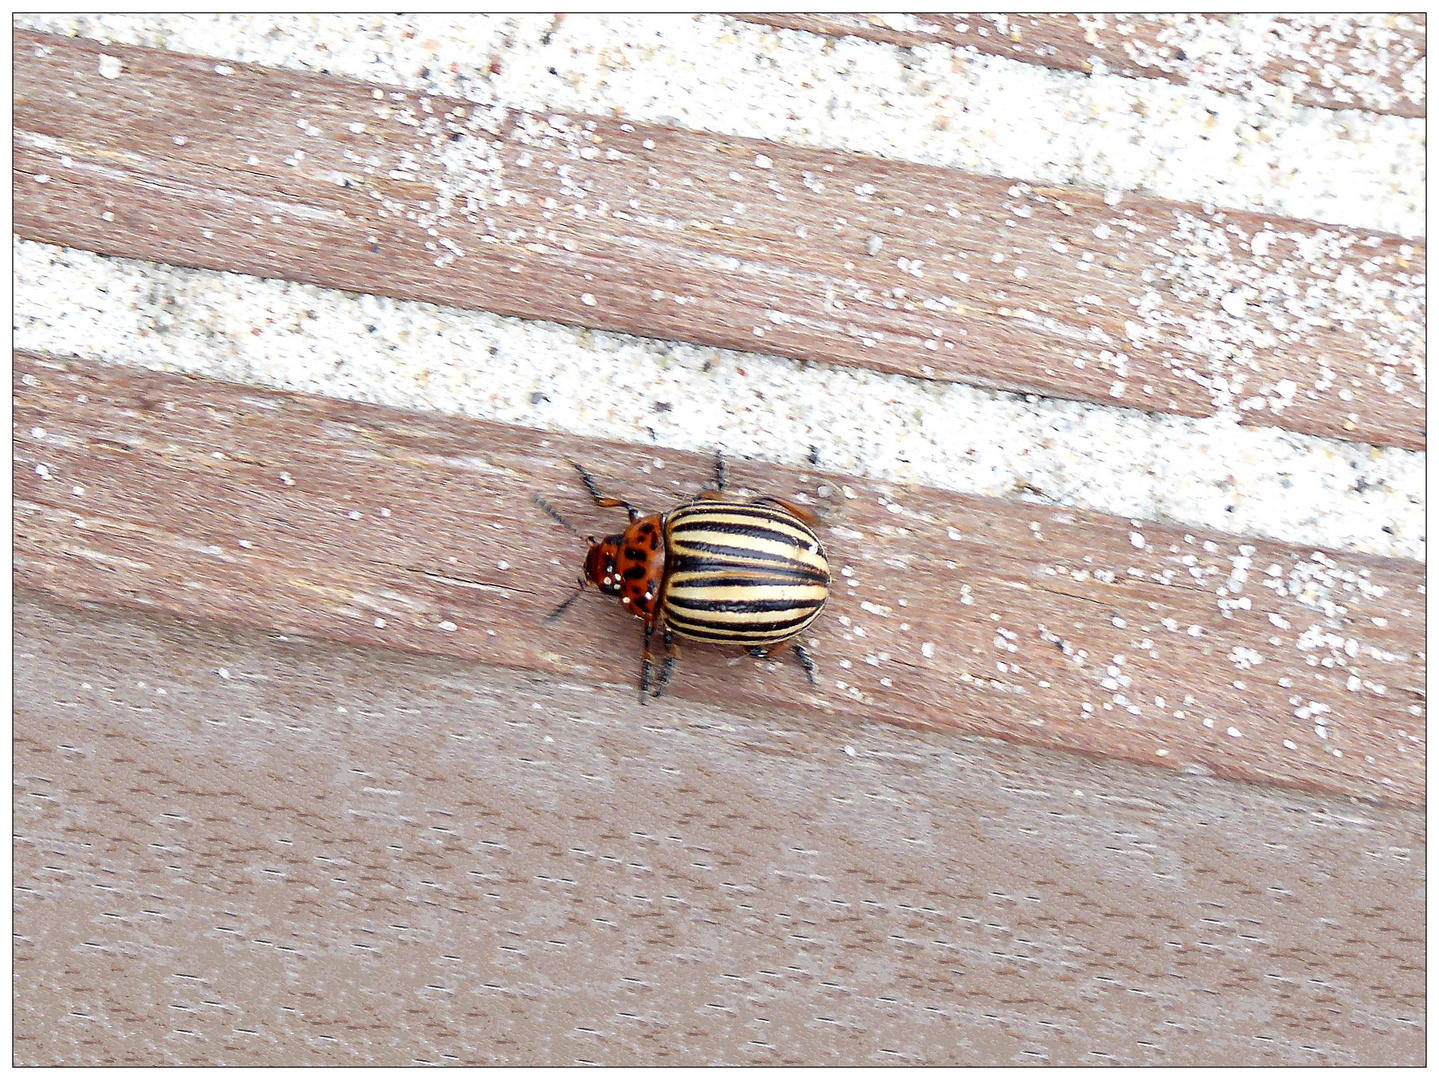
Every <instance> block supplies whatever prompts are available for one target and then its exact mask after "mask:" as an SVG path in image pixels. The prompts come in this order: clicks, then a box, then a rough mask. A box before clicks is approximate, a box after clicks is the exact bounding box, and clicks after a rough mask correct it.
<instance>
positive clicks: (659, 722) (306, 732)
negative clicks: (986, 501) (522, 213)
mask: <svg viewBox="0 0 1439 1080" xmlns="http://www.w3.org/2000/svg"><path fill="white" fill-rule="evenodd" d="M18 601H19V602H18V604H17V607H16V612H15V632H16V652H15V761H14V773H15V828H14V831H15V840H14V853H15V864H14V882H15V912H14V930H15V940H14V969H15V972H14V973H15V982H14V1001H15V1016H14V1036H15V1039H14V1055H15V1060H16V1062H17V1063H18V1064H25V1065H41V1064H68V1065H78V1064H97V1065H100V1064H104V1065H113V1064H125V1065H152V1064H170V1065H179V1064H208V1065H216V1064H230V1065H242V1064H243V1065H298V1064H316V1065H319V1064H332V1065H337V1064H391V1065H393V1064H409V1063H411V1062H417V1061H418V1062H429V1063H436V1064H438V1063H451V1062H455V1063H458V1062H469V1063H508V1064H529V1065H561V1064H568V1063H571V1062H575V1061H595V1062H603V1063H610V1064H632V1065H640V1064H705V1063H718V1062H730V1063H755V1064H771V1063H773V1064H780V1063H794V1064H827V1063H836V1064H839V1063H843V1064H860V1063H866V1064H867V1063H910V1064H918V1063H928V1064H961V1063H962V1064H970V1065H973V1064H1009V1063H1016V1062H1025V1063H1039V1062H1044V1063H1050V1064H1090V1063H1099V1062H1105V1063H1115V1064H1170V1065H1186V1064H1187V1065H1199V1064H1208V1065H1220V1064H1243V1065H1253V1064H1274V1065H1278V1064H1294V1063H1300V1062H1303V1063H1307V1064H1325V1065H1329V1064H1348V1065H1396V1064H1419V1063H1421V1062H1422V1061H1423V1060H1424V1030H1425V1023H1424V1019H1425V985H1424V971H1425V959H1424V946H1425V941H1424V905H1425V887H1424V861H1425V851H1424V821H1423V817H1422V815H1421V814H1418V813H1416V812H1413V811H1404V810H1398V809H1394V808H1387V809H1386V808H1377V807H1355V806H1353V805H1352V804H1350V803H1349V802H1348V800H1344V799H1336V798H1332V797H1331V798H1321V797H1315V796H1310V795H1300V794H1294V793H1285V792H1277V791H1274V790H1266V789H1264V788H1260V787H1255V786H1251V785H1245V784H1229V783H1224V782H1217V781H1211V780H1204V779H1200V778H1197V777H1178V776H1172V775H1166V774H1164V773H1160V772H1157V771H1154V770H1145V769H1139V768H1136V767H1133V766H1128V765H1123V764H1119V763H1115V762H1087V761H1084V760H1082V759H1077V758H1074V757H1072V756H1069V755H1064V754H1055V753H1048V752H1044V751H1037V750H1034V749H1031V748H1025V747H1018V746H1007V745H1003V744H997V743H994V742H991V741H988V740H981V739H972V738H961V737H956V736H955V735H953V734H950V733H937V732H931V733H921V732H907V731H902V730H899V729H895V728H892V727H887V726H884V725H870V724H866V723H863V722H861V721H856V720H853V719H850V718H837V717H824V716H818V715H814V714H809V715H803V714H789V715H785V714H780V713H774V712H765V713H761V714H755V713H753V712H751V711H749V710H747V709H743V708H739V709H732V710H728V711H727V710H723V709H719V708H714V707H710V706H702V705H692V704H687V705H686V706H685V707H684V709H683V711H682V712H681V711H680V710H678V709H676V708H674V707H673V706H672V705H670V704H667V703H662V704H660V705H658V706H656V707H655V708H652V709H650V710H648V711H645V712H643V713H642V712H641V711H640V710H639V709H638V708H637V707H636V706H635V705H634V703H633V700H632V699H631V697H630V696H629V694H628V693H622V692H618V691H616V690H613V689H611V690H603V691H599V692H595V691H592V690H590V689H589V688H588V687H583V686H576V685H573V684H571V683H567V682H556V681H553V680H536V679H534V678H532V677H530V676H527V675H525V674H522V673H518V672H514V671H511V670H506V669H500V668H491V667H477V666H475V665H472V664H459V663H456V662H455V661H454V660H442V659H438V658H432V657H419V656H414V655H404V654H400V653H396V652H392V651H388V650H383V649H377V648H367V647H359V648H341V647H336V646H333V645H328V644H325V643H306V642H298V641H293V640H292V641H288V642H280V641H276V640H275V639H274V638H273V637H272V636H266V635H261V634H258V633H255V632H242V631H225V630H222V629H220V628H216V627H206V628H198V627H190V626H185V625H183V624H179V623H176V622H173V621H171V620H169V619H166V618H162V617H155V616H142V615H137V614H133V613H121V612H117V611H116V610H114V609H110V610H95V611H90V612H83V611H74V610H68V609H66V608H64V607H60V606H58V605H53V604H52V603H51V602H50V601H49V599H47V598H44V597H42V596H40V595H37V594H27V593H25V592H24V591H22V592H20V593H19V594H18Z"/></svg>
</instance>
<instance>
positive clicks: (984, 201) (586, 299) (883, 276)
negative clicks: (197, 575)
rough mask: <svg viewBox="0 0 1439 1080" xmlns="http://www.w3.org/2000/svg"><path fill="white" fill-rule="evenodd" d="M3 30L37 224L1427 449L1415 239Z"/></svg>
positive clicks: (303, 274)
mask: <svg viewBox="0 0 1439 1080" xmlns="http://www.w3.org/2000/svg"><path fill="white" fill-rule="evenodd" d="M15 41H16V46H15V65H16V66H15V94H16V103H15V110H14V116H15V125H16V130H15V168H16V186H15V216H14V221H15V230H16V232H17V233H18V234H19V235H20V236H23V237H26V238H30V239H35V240H42V241H46V242H50V243H56V244H66V245H72V246H76V247H83V248H87V249H91V250H95V251H100V252H105V253H109V254H116V255H126V256H133V257H138V258H144V259H152V260H159V261H163V262H169V263H175V264H180V265H186V266H202V267H210V268H214V269H221V270H235V271H241V272H245V273H250V274H257V275H262V276H279V277H285V278H290V279H293V280H300V281H307V282H315V283H318V284H322V285H328V286H334V287H339V288H345V289H353V290H358V291H363V292H372V293H384V294H388V295H394V296H399V297H407V298H413V299H421V300H429V301H436V302H440V303H447V304H455V305H460V306H465V307H474V308H484V309H486V310H491V311H497V312H500V313H506V314H514V315H522V316H527V317H541V318H547V319H555V320H558V321H562V322H570V323H577V324H581V325H585V326H592V327H600V328H606V329H613V330H622V331H628V332H633V333H637V334H644V335H652V336H656V337H661V338H669V339H682V340H692V341H698V342H705V343H710V344H715V345H721V346H725V347H731V348H758V349H761V350H764V351H766V352H771V353H777V354H782V355H786V356H792V357H798V358H802V359H812V360H820V361H825V362H833V363H841V364H856V365H862V366H865V367H870V368H876V369H880V370H885V371H897V372H902V373H905V374H909V375H918V376H924V377H933V378H940V379H958V380H963V381H966V382H972V383H977V384H980V385H985V386H991V387H998V388H1002V389H1009V390H1016V391H1033V392H1037V393H1041V394H1045V395H1051V396H1059V397H1072V398H1078V399H1087V400H1093V401H1101V402H1105V403H1108V404H1117V405H1128V406H1133V407H1137V408H1142V409H1148V410H1158V411H1165V410H1168V411H1174V412H1178V413H1183V414H1189V415H1199V416H1202V415H1209V414H1211V413H1213V412H1214V411H1215V409H1216V408H1217V407H1218V406H1221V405H1225V404H1232V405H1244V404H1245V403H1246V402H1251V403H1252V402H1256V401H1261V400H1267V401H1269V402H1271V403H1273V402H1278V403H1279V407H1278V411H1274V410H1273V408H1271V406H1270V405H1265V406H1264V407H1262V408H1258V409H1250V411H1246V412H1245V413H1244V416H1245V418H1246V422H1248V423H1254V424H1276V425H1279V426H1283V427H1286V428H1290V429H1292V430H1296V431H1303V432H1310V433H1317V434H1324V435H1333V436H1339V437H1345V438H1355V439H1360V440H1364V441H1367V442H1371V443H1375V444H1381V445H1396V446H1403V447H1409V448H1422V447H1423V446H1424V442H1425V433H1424V413H1423V392H1422V363H1423V303H1424V294H1423V285H1422V267H1423V261H1424V251H1425V249H1424V245H1423V243H1422V242H1414V241H1404V240H1401V239H1399V238H1396V237H1392V236H1386V235H1382V234H1372V233H1367V232H1364V231H1362V230H1352V229H1343V228H1338V227H1335V226H1328V225H1325V226H1320V225H1316V224H1314V223H1310V222H1303V221H1294V220H1289V219H1285V218H1280V217H1275V216H1272V215H1260V214H1250V213H1239V212H1232V211H1223V210H1212V211H1205V210H1202V209H1201V208H1199V207H1194V206H1185V205H1182V204H1176V203H1171V202H1166V201H1164V200H1160V199H1152V198H1145V197H1140V196H1126V197H1125V198H1124V199H1123V201H1122V202H1121V203H1120V204H1119V205H1117V206H1113V207H1111V206H1108V205H1106V203H1105V201H1104V199H1103V198H1102V197H1101V195H1100V194H1099V193H1095V192H1090V191H1083V190H1079V189H1074V188H1059V187H1031V186H1029V185H1026V184H1016V183H1015V182H1014V181H1011V180H1004V179H995V178H990V177H981V176H975V175H969V174H965V173H962V172H958V171H954V170H947V169H938V168H930V167H926V166H920V165H913V164H907V163H903V162H895V161H883V160H879V159H873V158H866V157H861V156H859V155H854V154H844V153H836V152H829V151H820V150H810V149H804V148H796V147H787V146H782V145H779V144H774V143H766V142H758V141H754V140H746V139H739V138H730V137H724V136H714V135H707V134H701V133H696V132H690V131H680V130H675V129H671V128H664V127H657V126H648V125H643V124H626V123H622V122H620V121H617V120H612V119H605V118H589V117H582V116H575V117H568V118H563V117H561V118H556V119H555V120H554V121H553V125H558V126H553V125H552V122H551V121H550V120H548V119H546V118H541V117H533V116H524V115H521V116H508V117H504V118H502V119H497V118H495V117H491V116H489V114H486V113H484V112H483V110H481V109H480V108H479V107H477V106H473V105H471V104H468V103H464V102H459V101H452V100H448V99H442V98H426V97H423V96H420V95H414V94H409V93H405V92H400V91H384V90H381V89H379V88H375V87H371V86H367V85H358V84H354V83H348V82H344V81H342V80H339V79H334V78H329V77H325V76H317V75H308V74H296V73H290V72H278V71H271V70H266V69H262V68H256V67H247V66H245V65H241V64H220V65H217V64H216V63H215V62H214V61H212V60H208V59H201V58H198V57H189V56H183V55H177V54H173V53H165V52H156V51H149V50H144V49H135V48H127V47H120V46H113V45H100V44H98V43H95V42H90V41H83V40H73V39H65V38H57V37H47V36H44V35H36V34H31V33H17V34H16V35H15ZM102 56H111V57H115V58H118V59H119V60H120V61H121V62H122V67H121V70H120V72H119V74H118V75H115V77H113V78H107V77H106V75H107V74H114V72H112V71H110V70H109V67H108V64H109V62H108V61H107V62H105V63H102V61H101V57H102ZM487 124H489V125H491V126H492V127H493V129H494V130H493V131H487V130H485V125H487ZM1261 232H1269V233H1270V234H1271V235H1270V240H1269V241H1268V242H1267V244H1266V243H1255V242H1254V239H1253V238H1254V237H1255V236H1257V235H1258V234H1259V233H1261ZM996 256H1001V257H1002V258H1003V261H1002V262H995V261H994V259H995V257H996ZM1016 270H1023V271H1025V272H1026V274H1027V276H1025V277H1023V278H1019V277H1016ZM956 273H958V274H962V275H965V276H966V278H967V280H963V281H962V280H959V279H957V278H956V277H955V276H954V275H955V274H956ZM1355 283H1359V284H1361V285H1362V288H1359V289H1358V291H1357V292H1355V291H1354V290H1353V289H1351V288H1350V286H1353V285H1355ZM1230 294H1233V295H1232V296H1231V295H1230ZM1356 296H1358V297H1362V298H1363V299H1362V300H1358V299H1355V297H1356ZM1300 298H1302V300H1301V299H1300ZM1236 300H1237V301H1242V303H1235V301H1236ZM1286 400H1287V401H1289V404H1287V405H1283V402H1285V401H1286Z"/></svg>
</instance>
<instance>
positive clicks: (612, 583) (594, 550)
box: [585, 533, 624, 596]
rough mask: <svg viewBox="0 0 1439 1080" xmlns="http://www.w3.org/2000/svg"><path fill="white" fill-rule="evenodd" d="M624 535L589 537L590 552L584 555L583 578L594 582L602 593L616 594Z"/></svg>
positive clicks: (618, 589) (619, 583)
mask: <svg viewBox="0 0 1439 1080" xmlns="http://www.w3.org/2000/svg"><path fill="white" fill-rule="evenodd" d="M622 543H624V535H623V534H622V533H616V534H615V535H614V536H606V537H605V538H604V539H603V540H596V539H595V538H594V537H593V536H592V537H590V552H589V554H588V555H586V556H585V580H587V581H590V582H592V583H594V585H595V587H596V588H598V589H599V590H600V592H602V593H607V594H609V595H610V596H618V595H619V594H620V587H621V585H623V579H622V578H621V577H620V574H619V559H620V545H621V544H622Z"/></svg>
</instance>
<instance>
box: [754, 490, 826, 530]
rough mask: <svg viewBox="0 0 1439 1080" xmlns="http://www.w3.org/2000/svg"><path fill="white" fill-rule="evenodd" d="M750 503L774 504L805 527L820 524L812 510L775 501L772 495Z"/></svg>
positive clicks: (782, 501)
mask: <svg viewBox="0 0 1439 1080" xmlns="http://www.w3.org/2000/svg"><path fill="white" fill-rule="evenodd" d="M751 501H752V502H757V503H774V505H775V506H782V507H784V508H785V509H786V510H788V511H789V512H790V513H791V514H793V515H794V516H795V517H797V518H799V519H800V520H801V521H803V522H804V523H805V524H806V525H809V526H814V525H818V524H820V520H819V515H818V514H816V513H815V512H814V511H813V510H806V509H805V508H804V507H802V506H795V505H794V503H791V502H786V501H785V500H784V499H777V498H775V497H774V496H773V495H761V496H760V497H759V498H757V499H753V500H751Z"/></svg>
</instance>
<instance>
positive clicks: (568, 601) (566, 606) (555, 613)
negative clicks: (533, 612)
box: [545, 579, 585, 624]
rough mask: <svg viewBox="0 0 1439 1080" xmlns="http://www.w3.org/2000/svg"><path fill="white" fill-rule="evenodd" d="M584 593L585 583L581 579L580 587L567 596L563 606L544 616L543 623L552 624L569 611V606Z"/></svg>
mask: <svg viewBox="0 0 1439 1080" xmlns="http://www.w3.org/2000/svg"><path fill="white" fill-rule="evenodd" d="M584 591H585V583H584V580H583V579H581V581H580V587H579V588H578V589H576V590H575V591H574V592H572V593H570V595H569V596H568V598H566V600H565V602H564V603H563V604H561V605H560V606H559V607H557V608H555V610H554V611H552V612H550V613H549V614H548V615H546V616H545V622H546V623H547V624H548V623H552V622H554V621H555V620H556V619H558V618H559V617H560V616H561V615H563V614H564V613H565V612H566V611H567V610H569V606H570V605H571V604H573V603H574V602H575V601H576V600H578V599H579V598H580V593H582V592H584Z"/></svg>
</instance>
